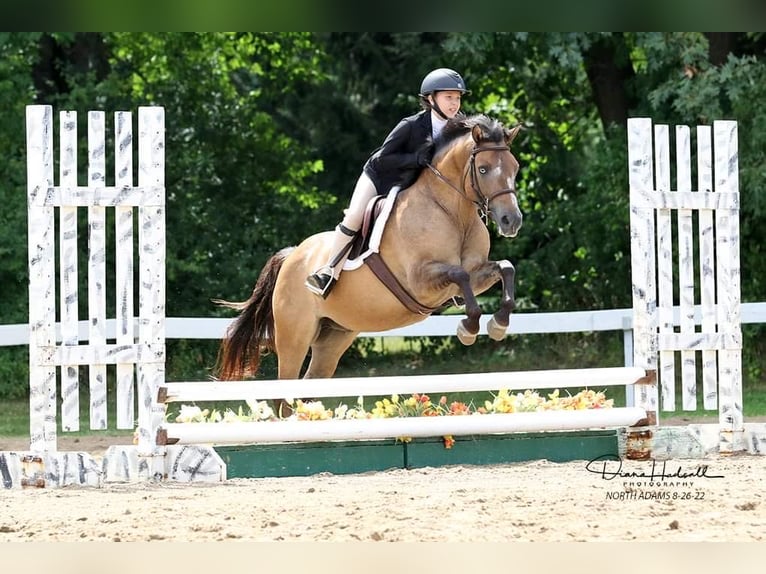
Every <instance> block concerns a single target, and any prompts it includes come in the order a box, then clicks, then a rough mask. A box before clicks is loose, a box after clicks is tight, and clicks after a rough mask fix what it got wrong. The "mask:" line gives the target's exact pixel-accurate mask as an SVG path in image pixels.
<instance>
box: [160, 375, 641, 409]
mask: <svg viewBox="0 0 766 574" xmlns="http://www.w3.org/2000/svg"><path fill="white" fill-rule="evenodd" d="M645 375H646V371H645V370H644V369H641V368H639V367H604V368H592V369H551V370H538V371H515V372H514V371H507V372H495V373H467V374H456V373H452V374H445V375H402V376H385V377H338V378H330V379H326V378H325V379H293V380H287V379H282V380H272V381H266V380H260V381H215V382H213V381H196V382H173V383H165V384H164V385H163V388H164V389H165V390H166V396H167V398H166V402H180V401H191V402H194V401H216V400H218V401H231V400H265V399H279V398H300V397H307V396H311V397H357V396H360V395H362V396H368V397H372V396H383V395H389V396H390V395H392V394H410V393H437V392H442V393H447V392H469V391H487V390H499V389H508V390H526V389H556V388H558V389H563V388H567V387H569V388H579V389H583V388H601V387H605V386H610V385H628V384H633V383H634V382H635V381H637V380H638V379H640V378H642V377H643V376H645Z"/></svg>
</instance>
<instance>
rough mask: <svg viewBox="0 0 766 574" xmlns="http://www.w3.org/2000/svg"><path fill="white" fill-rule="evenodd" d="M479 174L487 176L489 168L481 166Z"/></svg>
mask: <svg viewBox="0 0 766 574" xmlns="http://www.w3.org/2000/svg"><path fill="white" fill-rule="evenodd" d="M479 173H480V174H481V175H487V168H486V167H485V166H483V165H482V166H479Z"/></svg>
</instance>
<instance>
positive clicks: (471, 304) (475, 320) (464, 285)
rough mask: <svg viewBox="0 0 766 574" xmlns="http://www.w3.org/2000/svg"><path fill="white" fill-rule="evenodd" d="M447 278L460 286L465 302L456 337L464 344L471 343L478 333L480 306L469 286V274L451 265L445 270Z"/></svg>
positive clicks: (474, 340)
mask: <svg viewBox="0 0 766 574" xmlns="http://www.w3.org/2000/svg"><path fill="white" fill-rule="evenodd" d="M447 279H448V280H449V281H451V282H452V283H454V284H455V285H457V286H458V287H460V290H461V291H462V292H463V301H464V303H465V314H466V317H465V319H463V320H462V321H460V323H459V324H458V327H457V338H458V340H459V341H460V342H461V343H463V344H464V345H473V344H474V342H476V336H477V335H478V334H479V319H480V318H481V307H479V302H478V301H477V300H476V295H475V294H474V291H473V288H472V287H471V276H470V275H469V274H468V271H466V270H465V269H463V268H462V267H458V266H451V267H450V268H449V269H448V270H447Z"/></svg>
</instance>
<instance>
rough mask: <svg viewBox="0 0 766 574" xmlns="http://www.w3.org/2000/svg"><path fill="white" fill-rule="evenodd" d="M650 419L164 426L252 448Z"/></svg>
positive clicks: (589, 415) (551, 416) (520, 417)
mask: <svg viewBox="0 0 766 574" xmlns="http://www.w3.org/2000/svg"><path fill="white" fill-rule="evenodd" d="M645 418H646V411H645V410H644V409H643V408H638V407H618V408H610V409H584V410H557V411H535V412H517V413H511V414H486V415H471V416H436V417H392V418H370V419H329V420H316V421H298V420H282V421H265V422H264V421H262V422H229V423H164V424H163V425H162V429H163V430H164V431H167V438H168V444H246V443H247V444H249V443H274V442H317V441H319V442H322V441H333V440H368V439H386V438H397V437H414V438H417V437H432V436H446V435H451V436H465V435H473V434H497V433H511V432H538V431H559V430H585V429H598V428H616V427H627V426H633V425H635V424H636V423H638V422H639V421H642V420H643V419H645Z"/></svg>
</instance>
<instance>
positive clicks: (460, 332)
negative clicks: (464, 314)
mask: <svg viewBox="0 0 766 574" xmlns="http://www.w3.org/2000/svg"><path fill="white" fill-rule="evenodd" d="M457 338H458V340H459V341H460V342H461V343H463V344H464V345H465V346H466V347H467V346H469V345H473V344H474V343H475V342H476V333H471V332H469V331H468V329H466V328H465V327H464V326H463V323H458V325H457Z"/></svg>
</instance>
